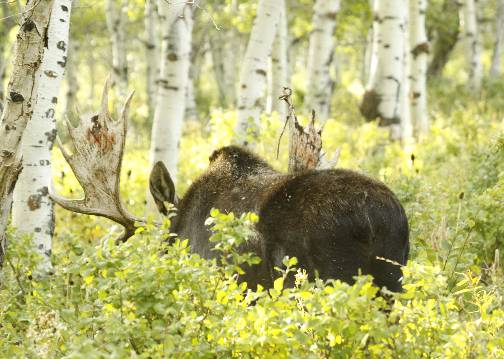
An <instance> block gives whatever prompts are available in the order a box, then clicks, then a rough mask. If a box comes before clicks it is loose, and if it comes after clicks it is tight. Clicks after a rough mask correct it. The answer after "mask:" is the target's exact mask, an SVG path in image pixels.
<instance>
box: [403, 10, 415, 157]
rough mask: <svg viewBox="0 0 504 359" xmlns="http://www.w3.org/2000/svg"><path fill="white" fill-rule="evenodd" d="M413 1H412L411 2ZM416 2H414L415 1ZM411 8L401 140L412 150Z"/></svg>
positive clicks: (406, 33) (406, 29)
mask: <svg viewBox="0 0 504 359" xmlns="http://www.w3.org/2000/svg"><path fill="white" fill-rule="evenodd" d="M410 1H412V0H410ZM413 1H414V0H413ZM409 20H410V16H409V7H408V6H407V5H406V6H405V9H404V48H403V68H404V71H403V80H402V85H401V126H400V131H401V132H400V139H401V141H402V143H403V146H404V147H405V148H407V149H409V148H410V146H411V145H412V141H413V125H412V123H411V101H410V92H411V81H410V77H411V62H412V59H411V52H410V47H409V45H410V33H409Z"/></svg>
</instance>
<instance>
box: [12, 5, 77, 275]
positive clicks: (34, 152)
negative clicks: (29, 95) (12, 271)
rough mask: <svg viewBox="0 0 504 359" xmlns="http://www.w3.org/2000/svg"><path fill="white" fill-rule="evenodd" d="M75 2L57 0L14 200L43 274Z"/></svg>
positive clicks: (15, 215)
mask: <svg viewBox="0 0 504 359" xmlns="http://www.w3.org/2000/svg"><path fill="white" fill-rule="evenodd" d="M71 8H72V0H54V4H53V9H52V12H51V20H50V22H49V28H48V31H47V48H46V50H45V52H44V55H43V59H42V64H41V66H40V69H39V71H38V73H37V74H36V76H38V77H39V86H38V91H37V100H36V103H35V105H34V106H33V115H32V119H31V121H30V122H29V123H28V125H27V126H26V129H25V131H24V133H23V140H22V144H21V148H22V154H23V171H22V172H21V174H20V175H19V179H18V182H17V184H16V188H15V190H14V198H13V203H12V224H13V225H14V227H15V228H17V230H18V232H19V233H20V234H32V235H33V239H32V241H33V245H34V247H35V249H36V250H37V252H39V253H40V255H41V256H42V261H41V263H40V268H39V270H41V271H42V272H43V273H45V272H47V271H48V270H50V268H51V244H52V236H53V233H54V210H53V202H52V201H51V199H50V198H49V186H50V184H51V149H52V146H53V143H54V139H55V138H56V118H55V111H56V105H57V103H58V95H59V90H60V86H61V81H62V78H63V74H64V72H65V66H66V62H67V47H68V33H69V26H70V10H71Z"/></svg>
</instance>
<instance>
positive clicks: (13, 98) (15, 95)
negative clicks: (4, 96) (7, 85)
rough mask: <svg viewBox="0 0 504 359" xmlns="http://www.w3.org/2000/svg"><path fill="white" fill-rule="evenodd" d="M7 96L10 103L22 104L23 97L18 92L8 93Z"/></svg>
mask: <svg viewBox="0 0 504 359" xmlns="http://www.w3.org/2000/svg"><path fill="white" fill-rule="evenodd" d="M9 96H10V99H11V101H12V102H23V101H24V97H23V95H21V94H20V93H18V92H14V91H11V92H10V93H9Z"/></svg>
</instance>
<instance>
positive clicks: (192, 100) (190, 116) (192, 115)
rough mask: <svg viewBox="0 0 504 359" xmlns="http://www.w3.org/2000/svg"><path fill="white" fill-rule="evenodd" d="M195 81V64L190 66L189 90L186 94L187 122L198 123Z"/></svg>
mask: <svg viewBox="0 0 504 359" xmlns="http://www.w3.org/2000/svg"><path fill="white" fill-rule="evenodd" d="M194 81H195V77H194V64H189V78H188V79H187V88H186V92H185V95H186V98H185V102H186V106H185V115H184V117H185V121H198V109H197V107H196V97H195V94H194V87H195V86H194Z"/></svg>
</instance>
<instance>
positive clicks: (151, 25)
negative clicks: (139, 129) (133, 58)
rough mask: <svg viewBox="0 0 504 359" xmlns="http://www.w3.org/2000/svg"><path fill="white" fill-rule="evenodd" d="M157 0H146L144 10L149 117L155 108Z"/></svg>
mask: <svg viewBox="0 0 504 359" xmlns="http://www.w3.org/2000/svg"><path fill="white" fill-rule="evenodd" d="M157 18H158V16H157V1H156V0H146V1H145V12H144V25H145V66H146V89H147V101H148V107H149V119H152V118H153V116H154V109H155V108H156V80H157V78H158V75H159V69H158V63H159V51H158V46H157V43H158V41H157V26H156V25H157Z"/></svg>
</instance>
